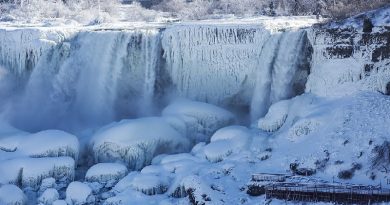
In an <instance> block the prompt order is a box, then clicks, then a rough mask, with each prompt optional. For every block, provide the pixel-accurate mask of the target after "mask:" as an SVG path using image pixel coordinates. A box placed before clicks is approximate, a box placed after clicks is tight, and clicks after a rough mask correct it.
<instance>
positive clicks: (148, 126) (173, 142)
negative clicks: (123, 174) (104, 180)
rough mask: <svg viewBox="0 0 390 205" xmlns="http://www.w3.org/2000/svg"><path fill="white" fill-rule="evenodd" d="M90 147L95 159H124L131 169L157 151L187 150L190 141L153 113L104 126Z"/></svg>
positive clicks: (139, 167)
mask: <svg viewBox="0 0 390 205" xmlns="http://www.w3.org/2000/svg"><path fill="white" fill-rule="evenodd" d="M90 147H91V149H92V150H93V154H94V158H95V161H96V162H123V163H125V164H126V166H127V167H128V168H129V170H138V169H141V168H142V167H144V166H145V165H148V164H150V162H151V160H152V158H153V157H154V156H157V155H158V154H163V153H177V152H184V151H188V150H189V142H188V140H187V139H186V138H185V136H182V135H181V134H180V133H179V132H177V131H176V130H175V129H174V128H173V127H171V126H170V125H169V124H168V123H167V122H166V121H165V120H164V119H163V118H159V117H150V118H139V119H135V120H122V121H121V122H118V123H112V124H110V125H108V126H105V127H104V128H102V129H100V131H98V132H97V133H96V134H95V135H94V136H93V138H92V140H91V143H90Z"/></svg>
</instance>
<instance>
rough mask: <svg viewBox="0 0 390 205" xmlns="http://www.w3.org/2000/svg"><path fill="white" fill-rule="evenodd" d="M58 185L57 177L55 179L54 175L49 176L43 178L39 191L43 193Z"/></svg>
mask: <svg viewBox="0 0 390 205" xmlns="http://www.w3.org/2000/svg"><path fill="white" fill-rule="evenodd" d="M56 187H57V184H56V179H54V178H53V177H49V178H46V179H43V180H42V182H41V186H40V187H39V191H38V193H43V192H44V191H46V190H47V189H51V188H56Z"/></svg>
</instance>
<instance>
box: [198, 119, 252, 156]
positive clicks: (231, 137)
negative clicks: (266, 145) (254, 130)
mask: <svg viewBox="0 0 390 205" xmlns="http://www.w3.org/2000/svg"><path fill="white" fill-rule="evenodd" d="M251 140H252V136H251V133H250V131H249V130H248V128H246V127H242V126H230V127H225V128H222V129H220V130H218V131H217V132H216V133H215V134H214V135H213V136H212V137H211V142H210V144H208V145H206V146H205V147H204V148H203V152H204V155H205V157H206V158H207V159H208V160H209V161H211V162H219V161H222V160H223V159H225V158H226V157H228V156H229V155H231V154H237V153H240V152H242V151H244V150H247V149H248V148H249V146H250V143H251Z"/></svg>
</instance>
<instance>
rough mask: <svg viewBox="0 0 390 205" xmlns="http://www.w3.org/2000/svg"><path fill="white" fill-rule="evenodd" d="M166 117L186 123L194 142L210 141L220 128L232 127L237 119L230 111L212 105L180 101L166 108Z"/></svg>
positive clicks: (188, 132) (188, 134) (164, 114)
mask: <svg viewBox="0 0 390 205" xmlns="http://www.w3.org/2000/svg"><path fill="white" fill-rule="evenodd" d="M162 115H163V116H164V117H172V116H173V117H177V118H179V119H180V120H182V121H184V122H185V125H186V130H187V137H189V139H190V140H191V141H192V142H193V143H196V142H202V141H209V139H210V137H211V135H212V134H213V133H214V132H215V131H217V130H218V129H219V128H222V127H225V126H228V125H231V124H233V123H234V121H235V117H234V115H233V114H232V113H230V112H229V111H227V110H225V109H222V108H220V107H217V106H215V105H212V104H207V103H202V102H196V101H189V100H178V101H175V102H173V103H172V104H170V105H169V106H168V107H166V108H165V109H164V110H163V112H162Z"/></svg>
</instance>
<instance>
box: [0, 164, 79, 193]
mask: <svg viewBox="0 0 390 205" xmlns="http://www.w3.org/2000/svg"><path fill="white" fill-rule="evenodd" d="M0 172H1V173H2V175H1V176H0V184H8V183H12V184H18V185H19V186H21V187H32V188H38V187H39V185H40V183H41V181H42V179H45V178H48V177H53V178H55V179H56V180H57V181H59V182H61V183H63V184H64V185H65V186H66V184H68V183H69V182H70V181H72V180H73V178H74V172H75V161H74V159H72V158H70V157H45V158H15V159H9V160H4V161H0Z"/></svg>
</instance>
